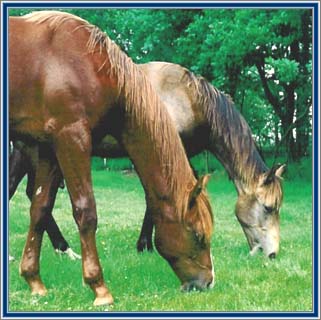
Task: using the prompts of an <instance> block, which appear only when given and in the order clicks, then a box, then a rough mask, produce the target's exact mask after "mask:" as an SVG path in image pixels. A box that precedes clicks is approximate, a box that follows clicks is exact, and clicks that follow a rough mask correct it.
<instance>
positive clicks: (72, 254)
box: [65, 248, 81, 260]
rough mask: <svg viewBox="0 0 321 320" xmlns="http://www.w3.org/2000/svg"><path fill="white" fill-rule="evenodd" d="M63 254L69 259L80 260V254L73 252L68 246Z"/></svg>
mask: <svg viewBox="0 0 321 320" xmlns="http://www.w3.org/2000/svg"><path fill="white" fill-rule="evenodd" d="M65 254H66V255H67V256H68V257H69V258H70V259H71V260H80V259H81V256H80V255H79V254H78V253H76V252H74V251H73V250H72V249H71V248H68V249H67V250H66V251H65Z"/></svg>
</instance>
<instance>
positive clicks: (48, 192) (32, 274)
mask: <svg viewBox="0 0 321 320" xmlns="http://www.w3.org/2000/svg"><path fill="white" fill-rule="evenodd" d="M42 151H43V152H41V154H42V155H45V156H44V157H42V156H41V157H40V158H39V162H38V166H37V171H36V179H35V192H34V194H33V197H32V203H31V208H30V226H29V232H28V236H27V241H26V244H25V247H24V251H23V255H22V259H21V263H20V274H21V275H22V276H23V277H24V278H25V280H26V281H27V283H28V285H29V287H30V289H31V292H32V294H39V295H45V294H46V292H47V290H46V288H45V286H44V284H43V283H42V281H41V278H40V274H39V271H40V267H39V257H40V250H41V243H42V237H43V233H44V230H45V225H46V218H47V215H49V214H51V211H52V208H53V205H54V201H55V194H56V193H57V189H58V184H59V180H58V179H57V175H56V170H57V164H56V160H55V159H54V157H48V155H49V154H51V153H50V150H48V149H47V148H44V150H42Z"/></svg>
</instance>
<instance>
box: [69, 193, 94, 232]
mask: <svg viewBox="0 0 321 320" xmlns="http://www.w3.org/2000/svg"><path fill="white" fill-rule="evenodd" d="M73 215H74V219H75V221H76V223H77V225H78V228H79V230H80V231H83V232H85V231H89V230H94V231H96V229H97V214H96V205H95V202H94V201H93V200H87V199H86V200H85V199H83V200H82V201H76V202H75V203H74V210H73Z"/></svg>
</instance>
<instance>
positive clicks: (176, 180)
mask: <svg viewBox="0 0 321 320" xmlns="http://www.w3.org/2000/svg"><path fill="white" fill-rule="evenodd" d="M9 89H10V112H9V125H10V139H11V140H12V141H15V140H18V139H21V140H24V141H26V142H27V143H28V141H36V142H37V143H38V148H39V149H38V150H39V159H38V165H37V169H36V177H35V188H34V193H33V197H32V204H31V209H30V217H31V219H30V227H29V232H28V236H27V241H26V245H25V248H24V252H23V256H22V261H21V265H20V272H21V275H22V276H23V277H24V278H25V279H26V281H27V283H28V284H29V286H30V288H31V291H32V293H34V294H41V295H43V294H45V293H46V288H45V286H44V284H43V283H42V281H41V278H40V274H39V255H40V248H41V242H42V236H43V232H44V226H45V223H46V216H47V214H48V212H51V211H52V207H53V205H54V196H53V195H54V194H56V192H57V188H58V186H59V179H57V177H59V174H57V170H58V165H59V167H60V169H61V172H62V174H63V177H64V179H65V181H66V185H67V188H68V192H69V194H70V199H71V203H72V208H73V215H74V218H75V221H76V223H77V225H78V229H79V234H80V241H81V253H82V267H83V277H84V280H85V282H86V283H87V284H89V286H90V287H91V289H92V290H93V291H94V293H95V302H94V304H95V305H101V304H110V303H113V298H112V295H111V294H110V292H109V291H108V289H107V287H106V285H105V283H104V280H103V274H102V269H101V266H100V262H99V259H98V254H97V249H96V240H95V232H96V228H97V215H96V207H95V198H94V194H93V189H92V180H91V172H90V156H91V149H92V145H93V144H94V143H96V142H98V141H99V140H100V139H101V138H102V137H103V136H105V135H106V134H107V133H111V134H112V135H113V136H115V137H117V138H118V139H119V140H120V141H122V144H123V145H124V147H125V149H126V151H127V152H128V154H129V156H130V158H131V159H132V161H133V163H134V165H135V168H136V171H137V172H138V174H139V176H140V179H141V182H142V184H143V187H144V189H145V192H146V200H147V204H148V208H149V212H150V214H151V216H152V221H153V224H154V225H155V245H156V248H157V249H158V251H159V253H160V254H161V255H162V256H163V257H164V258H165V259H166V260H167V261H168V262H169V264H170V266H171V267H172V268H173V270H174V271H175V273H176V274H177V276H178V277H179V279H180V280H181V282H182V285H183V287H184V288H186V289H189V288H192V287H195V288H200V289H202V288H206V287H209V286H212V284H213V281H214V273H213V265H212V259H211V254H210V239H211V234H212V227H213V216H212V212H211V207H210V204H209V202H208V198H207V196H206V195H205V193H204V187H205V184H206V182H207V179H208V177H207V176H205V177H202V178H201V179H200V180H199V181H197V180H196V179H195V177H194V175H193V172H192V170H191V168H190V166H189V164H188V160H187V158H186V155H185V152H184V148H183V146H182V143H181V141H180V139H179V136H178V134H177V131H176V129H175V127H174V125H173V123H172V121H171V119H170V117H169V115H168V114H167V112H166V109H165V108H164V107H163V106H162V103H161V101H160V100H159V98H158V96H157V94H156V93H155V92H154V90H153V88H152V87H151V85H150V83H149V82H148V81H147V80H146V77H145V76H144V74H143V73H142V72H140V71H139V70H138V69H137V67H136V66H135V65H134V64H133V63H132V61H131V60H130V59H129V58H128V57H127V56H126V55H125V54H124V53H123V52H121V50H120V49H119V48H118V47H117V46H116V45H115V44H114V43H113V42H112V41H111V40H110V39H109V38H108V37H107V36H106V35H105V34H104V33H103V32H101V31H100V30H99V29H98V28H97V27H95V26H93V25H90V24H89V23H88V22H86V21H84V20H82V19H81V18H78V17H76V16H73V15H70V14H66V13H62V12H52V11H48V12H47V11H42V12H36V13H33V14H30V15H27V16H24V17H17V18H13V17H12V18H10V19H9Z"/></svg>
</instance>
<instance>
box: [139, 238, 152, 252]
mask: <svg viewBox="0 0 321 320" xmlns="http://www.w3.org/2000/svg"><path fill="white" fill-rule="evenodd" d="M136 248H137V251H138V252H143V251H145V250H147V251H149V252H152V251H153V244H152V242H151V241H148V240H147V239H139V240H138V241H137V244H136Z"/></svg>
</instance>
